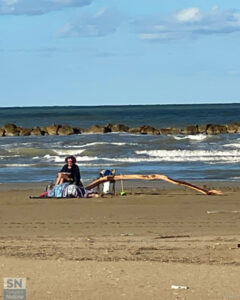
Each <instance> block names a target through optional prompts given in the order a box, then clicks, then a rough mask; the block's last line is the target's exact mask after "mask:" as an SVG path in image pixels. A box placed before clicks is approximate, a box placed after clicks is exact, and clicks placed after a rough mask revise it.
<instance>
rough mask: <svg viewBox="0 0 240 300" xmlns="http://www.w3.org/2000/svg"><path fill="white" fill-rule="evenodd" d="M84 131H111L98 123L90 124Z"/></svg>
mask: <svg viewBox="0 0 240 300" xmlns="http://www.w3.org/2000/svg"><path fill="white" fill-rule="evenodd" d="M84 132H86V133H107V132H111V131H110V129H109V128H107V127H105V126H99V125H92V126H90V127H89V128H88V129H86V130H85V131H84Z"/></svg>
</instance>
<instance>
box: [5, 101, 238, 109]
mask: <svg viewBox="0 0 240 300" xmlns="http://www.w3.org/2000/svg"><path fill="white" fill-rule="evenodd" d="M215 105H240V103H238V102H231V103H230V102H218V103H209V102H206V103H171V104H169V103H168V104H167V103H163V104H117V105H109V104H103V105H42V106H40V105H33V106H0V108H1V109H15V108H24V109H25V108H74V107H85V108H91V107H92V108H104V107H139V106H148V107H152V106H215Z"/></svg>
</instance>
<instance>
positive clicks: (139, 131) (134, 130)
mask: <svg viewBox="0 0 240 300" xmlns="http://www.w3.org/2000/svg"><path fill="white" fill-rule="evenodd" d="M128 133H132V134H141V128H140V127H137V128H129V129H128Z"/></svg>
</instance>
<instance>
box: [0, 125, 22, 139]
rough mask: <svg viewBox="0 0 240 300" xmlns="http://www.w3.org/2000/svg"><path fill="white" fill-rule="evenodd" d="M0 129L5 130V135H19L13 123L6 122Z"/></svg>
mask: <svg viewBox="0 0 240 300" xmlns="http://www.w3.org/2000/svg"><path fill="white" fill-rule="evenodd" d="M2 129H4V130H5V135H6V136H18V135H19V129H18V128H17V126H16V125H15V124H12V123H7V124H5V125H3V127H2Z"/></svg>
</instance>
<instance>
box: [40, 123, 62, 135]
mask: <svg viewBox="0 0 240 300" xmlns="http://www.w3.org/2000/svg"><path fill="white" fill-rule="evenodd" d="M60 127H61V125H56V124H52V125H49V126H47V127H45V128H44V129H45V130H44V131H46V132H47V134H48V135H57V134H58V130H59V128H60Z"/></svg>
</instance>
